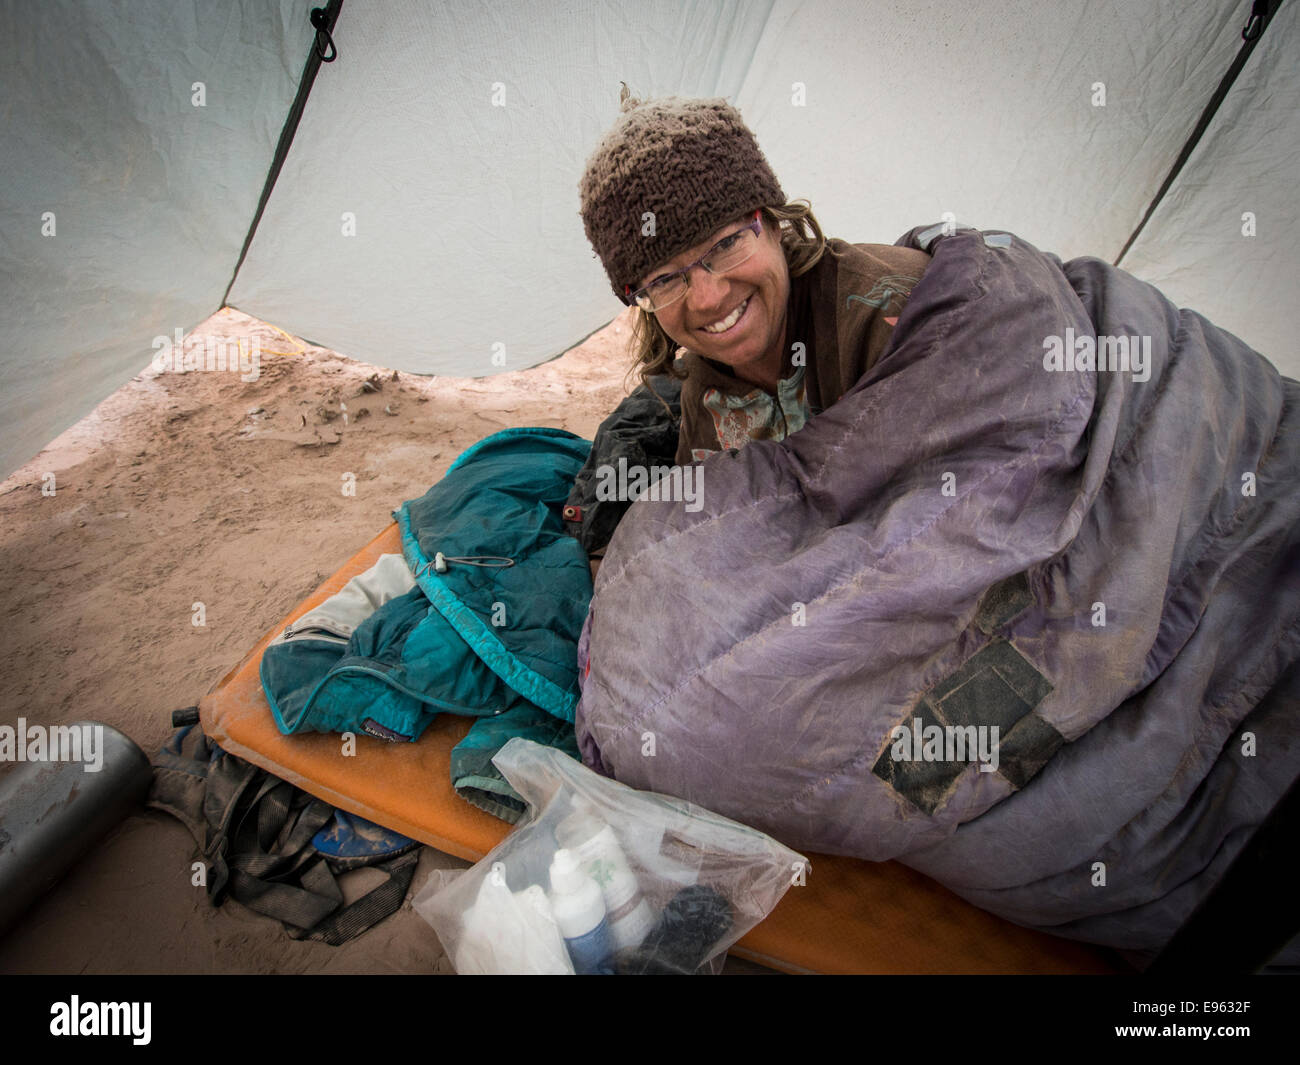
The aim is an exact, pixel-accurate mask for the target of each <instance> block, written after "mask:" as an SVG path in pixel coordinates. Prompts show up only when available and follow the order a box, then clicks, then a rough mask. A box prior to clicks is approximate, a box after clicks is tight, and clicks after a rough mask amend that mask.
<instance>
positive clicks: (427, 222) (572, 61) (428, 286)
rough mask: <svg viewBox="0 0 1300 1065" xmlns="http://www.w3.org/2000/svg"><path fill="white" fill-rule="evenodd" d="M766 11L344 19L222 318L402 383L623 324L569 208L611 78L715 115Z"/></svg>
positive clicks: (736, 6) (370, 14)
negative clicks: (270, 325) (377, 369)
mask: <svg viewBox="0 0 1300 1065" xmlns="http://www.w3.org/2000/svg"><path fill="white" fill-rule="evenodd" d="M767 10H768V5H767V4H762V3H758V4H755V3H744V2H741V0H723V2H715V3H708V4H698V5H692V6H690V7H687V8H685V9H683V8H682V6H681V5H680V4H677V3H674V2H671V0H649V2H645V0H642V2H638V3H635V4H631V3H610V4H600V5H599V6H592V5H590V4H576V3H571V4H555V3H544V4H529V5H520V4H518V3H516V2H504V3H503V2H500V0H498V2H483V0H473V2H471V3H466V2H460V3H451V4H438V5H430V4H424V3H419V2H403V3H395V2H387V3H378V2H373V0H347V2H345V3H344V5H343V10H342V13H341V14H340V16H339V21H338V24H337V26H336V28H335V33H334V37H335V40H336V42H337V44H338V48H339V56H340V58H339V60H338V61H337V62H336V63H334V64H332V65H331V66H329V67H328V68H323V69H322V71H321V73H320V75H319V76H318V77H317V79H316V84H315V85H314V86H313V88H312V95H311V100H310V102H309V103H308V105H307V109H306V112H305V114H304V115H303V120H302V123H301V125H300V126H299V128H298V135H297V137H296V139H295V141H294V146H293V148H292V150H291V151H290V152H289V156H288V160H287V161H286V163H285V167H284V170H283V171H282V173H281V175H280V179H279V181H278V182H277V184H276V188H275V192H274V193H273V194H272V196H271V200H270V203H269V204H268V206H267V210H266V214H265V215H264V217H263V220H262V224H261V226H260V227H259V229H258V232H257V235H256V237H255V238H254V240H253V243H252V246H251V247H250V248H249V252H248V257H247V259H246V260H245V262H244V266H243V267H242V269H241V270H240V273H239V277H238V278H237V280H236V282H235V285H234V288H233V289H232V290H231V293H230V303H231V304H232V305H234V306H236V307H238V308H239V309H240V310H243V311H245V312H247V313H249V314H253V315H256V316H257V317H260V318H264V319H266V320H268V321H272V322H275V323H276V324H277V325H279V326H281V327H282V328H285V329H288V330H290V331H291V332H295V333H297V334H299V335H302V336H307V337H310V338H311V339H312V340H313V341H315V342H317V343H320V344H324V345H327V346H329V347H332V348H334V349H336V350H338V351H343V352H347V353H348V354H349V355H352V356H354V357H356V358H358V359H363V360H366V361H368V362H372V363H377V364H378V365H381V366H390V367H393V368H394V369H398V370H404V371H411V372H418V373H436V374H444V375H455V376H464V377H479V376H486V375H490V374H493V373H496V372H500V371H501V370H518V369H523V368H525V367H528V366H533V365H536V364H537V363H539V362H543V361H545V360H547V359H549V358H552V357H554V356H556V355H559V354H561V353H562V352H563V351H565V350H566V349H567V348H569V347H570V346H572V345H573V344H574V343H576V342H577V341H578V340H580V339H581V338H582V337H584V336H585V335H587V334H588V333H590V332H591V331H592V330H593V329H594V328H596V327H597V326H599V325H601V324H603V323H604V322H607V321H608V320H609V319H610V318H612V317H613V316H614V315H615V314H616V313H617V312H618V310H619V308H620V307H621V304H619V303H618V302H617V300H615V299H614V297H613V295H612V293H610V291H609V285H608V282H607V281H606V280H605V275H604V272H603V271H602V269H601V267H600V264H599V262H598V261H597V260H596V259H595V258H594V257H593V254H592V251H591V248H590V246H589V245H588V244H587V240H586V237H585V235H584V233H583V228H582V221H581V219H580V217H579V215H578V191H577V188H578V177H579V175H580V174H581V172H582V167H583V163H584V162H585V160H586V156H587V154H588V153H589V152H590V150H591V148H592V147H593V146H594V144H595V142H596V140H597V138H598V137H599V135H600V133H601V132H602V131H603V130H604V128H605V127H606V126H607V125H608V124H609V123H610V122H611V121H612V119H613V118H614V116H615V114H616V113H617V102H618V91H619V80H620V79H622V80H625V81H627V82H629V83H630V84H632V85H633V87H634V88H636V89H637V90H639V91H646V92H648V93H649V94H659V93H667V92H670V91H676V92H679V93H681V94H683V95H690V96H719V95H721V96H734V95H735V93H736V92H737V91H738V90H739V88H740V85H741V82H742V80H743V79H744V77H745V74H746V71H747V70H748V64H749V59H750V57H751V55H752V54H753V52H754V49H755V47H756V46H757V44H758V41H759V38H760V36H761V34H762V32H763V27H764V25H765V21H766V14H767ZM494 98H495V100H496V101H497V102H495V103H494ZM345 214H349V215H351V216H352V217H353V219H354V223H355V233H354V234H347V233H346V232H345V231H346V229H347V227H348V221H347V219H345V217H344V216H345ZM494 356H495V358H494Z"/></svg>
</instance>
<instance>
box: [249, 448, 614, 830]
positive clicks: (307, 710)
mask: <svg viewBox="0 0 1300 1065" xmlns="http://www.w3.org/2000/svg"><path fill="white" fill-rule="evenodd" d="M590 449H591V444H590V442H589V441H586V440H583V439H581V438H580V437H577V436H575V435H574V434H572V433H568V432H565V431H564V430H562V429H545V428H525V429H506V430H504V431H502V432H499V433H495V434H493V435H492V436H489V437H487V438H486V439H484V440H481V441H479V442H478V443H477V444H475V445H474V446H473V447H471V448H469V449H468V450H467V451H465V452H464V453H463V454H462V455H461V456H460V457H459V458H457V459H456V461H455V462H454V463H452V465H451V468H450V469H449V470H448V471H447V473H446V475H445V476H444V477H443V478H442V480H441V481H439V482H438V483H437V484H436V485H434V486H433V487H432V488H431V489H429V491H428V492H426V493H425V494H424V495H423V496H421V497H420V498H419V499H415V500H410V501H408V502H406V503H403V504H402V506H401V508H400V509H399V510H397V511H396V512H395V513H394V515H393V516H394V518H395V519H396V520H397V522H398V526H399V528H400V530H401V535H402V553H403V557H404V559H405V563H406V564H405V566H402V565H400V564H397V561H396V559H397V556H385V559H384V560H381V564H377V565H376V567H375V568H374V569H373V570H372V571H370V574H369V575H363V577H361V578H357V579H354V581H353V582H350V584H349V586H348V587H347V588H345V589H344V591H343V592H341V593H340V594H339V595H338V596H335V597H334V598H332V599H331V600H327V601H326V603H324V604H321V606H320V607H318V608H316V609H314V610H313V611H311V612H310V613H309V614H308V615H306V616H305V617H304V618H300V619H298V621H296V622H294V624H293V625H291V626H289V628H288V629H286V630H285V632H284V633H283V634H282V635H281V636H280V637H279V638H277V639H276V640H275V641H274V642H273V643H271V644H270V645H269V646H268V647H267V649H266V652H265V653H264V654H263V656H262V663H261V679H262V687H263V689H264V690H265V692H266V697H267V700H268V702H269V703H270V705H271V711H272V713H273V714H274V716H275V721H276V724H277V726H278V727H279V729H280V731H281V732H283V733H285V734H286V735H288V734H292V733H296V732H304V731H306V732H349V731H350V732H362V731H364V732H368V733H370V734H371V735H374V736H379V737H381V738H384V739H388V740H395V741H414V740H416V739H418V738H419V736H420V734H421V733H422V732H423V731H424V729H425V728H427V727H428V725H429V723H430V722H431V721H432V720H433V717H434V715H435V714H437V713H440V712H443V711H446V712H449V713H454V714H463V715H471V716H474V717H477V718H479V720H478V721H477V722H475V724H474V726H473V728H471V729H470V732H469V734H468V735H467V736H466V737H465V739H464V740H462V741H461V743H460V744H458V745H457V747H456V748H455V749H454V750H453V752H452V782H453V784H454V785H455V787H456V790H457V792H458V793H459V794H461V795H462V797H464V798H466V799H467V800H469V801H470V802H472V803H474V804H475V805H476V806H479V807H481V808H482V809H485V810H487V811H488V812H490V813H493V814H495V815H497V816H498V817H502V818H503V819H505V820H508V821H515V820H517V819H518V817H519V815H520V813H522V811H523V809H524V803H523V801H522V800H521V799H520V798H519V796H518V795H517V794H515V792H514V790H513V789H512V788H511V787H510V785H509V784H508V783H507V782H506V781H505V779H504V778H503V777H502V776H501V774H500V773H498V772H497V770H496V767H495V766H493V765H492V755H493V754H495V753H496V752H497V750H499V749H500V748H501V746H502V745H504V744H505V743H506V742H507V741H508V740H509V739H510V738H511V737H513V736H523V737H525V738H527V739H531V740H534V741H535V742H539V743H543V744H546V745H548V746H552V747H557V748H559V749H561V750H563V751H565V752H566V753H568V754H570V755H572V756H573V757H575V758H576V757H577V756H578V751H577V745H576V740H575V736H574V727H573V718H574V707H575V705H576V703H577V700H578V683H577V679H578V678H577V643H578V636H579V635H580V633H581V630H582V623H583V620H584V618H585V617H586V613H587V606H588V604H589V602H590V600H591V591H592V585H591V570H590V565H589V562H588V559H587V553H586V551H584V550H583V548H582V546H581V545H580V544H579V543H578V541H577V540H575V539H574V538H573V537H571V536H569V535H567V534H566V533H565V532H564V528H563V522H562V521H561V516H560V515H561V509H562V507H563V505H564V501H565V499H566V498H567V496H568V494H569V491H570V489H571V488H572V487H573V482H574V478H575V477H576V476H577V474H578V471H579V470H580V469H581V468H582V465H583V463H584V462H585V461H586V458H587V455H588V453H589V452H590ZM440 556H441V557H440ZM385 560H386V562H387V565H386V566H385V565H383V564H382V563H384V562H385Z"/></svg>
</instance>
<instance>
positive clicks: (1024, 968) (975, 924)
mask: <svg viewBox="0 0 1300 1065" xmlns="http://www.w3.org/2000/svg"><path fill="white" fill-rule="evenodd" d="M400 552H401V542H400V539H399V536H398V531H397V525H396V524H393V525H390V526H389V527H388V528H387V529H385V530H384V531H383V532H382V533H380V534H379V535H378V536H376V537H375V538H374V539H373V540H371V541H370V543H369V544H367V545H366V546H365V548H363V549H362V550H361V551H360V552H359V553H358V554H356V555H354V556H353V557H352V558H351V559H350V560H349V561H348V562H347V564H346V565H344V566H343V568H342V569H340V570H339V571H338V572H337V573H336V574H334V576H333V577H331V578H330V579H329V580H327V581H326V582H325V583H324V584H323V585H321V587H320V588H318V589H317V590H316V592H315V593H314V594H312V595H311V596H310V597H309V598H308V599H307V600H305V601H304V602H303V603H301V604H300V605H299V606H298V607H297V608H296V609H295V610H294V611H293V612H292V613H291V614H290V615H289V616H288V617H287V618H285V620H284V621H283V622H281V623H280V625H278V626H277V627H276V628H275V629H274V630H272V631H271V632H269V633H267V634H266V635H265V636H264V637H263V638H262V639H261V640H260V641H258V643H257V645H256V646H255V647H254V648H253V649H252V650H251V651H250V652H249V654H248V655H247V656H246V657H245V658H244V660H243V662H241V663H240V664H239V665H238V666H236V667H235V669H234V670H232V671H231V672H230V673H228V674H227V675H226V676H225V677H223V678H222V680H221V681H220V683H219V684H218V685H217V687H216V688H215V689H214V690H213V691H212V692H211V693H209V694H208V695H206V696H204V697H203V699H202V700H201V701H200V703H199V710H200V713H201V716H202V721H203V729H204V731H205V732H206V733H207V734H208V735H209V736H210V737H211V738H212V739H213V740H214V741H215V742H217V743H218V744H220V745H221V746H222V747H223V748H224V749H225V750H227V751H229V752H231V753H232V754H235V755H238V756H239V757H240V758H244V759H247V760H248V761H250V762H253V763H254V764H256V765H258V766H261V767H262V768H264V769H266V770H268V771H269V772H271V773H274V774H275V775H276V776H279V777H281V778H283V779H285V780H288V781H290V782H292V783H293V784H295V785H296V786H297V787H300V788H302V789H303V790H304V791H308V792H310V793H311V794H313V795H315V796H317V797H319V798H321V799H324V800H325V801H326V802H328V803H331V804H333V805H334V806H337V807H339V808H341V809H344V810H348V811H351V812H352V813H355V814H358V815H360V816H362V817H365V818H368V819H370V820H371V821H374V822H376V823H378V824H381V825H384V826H385V827H387V828H390V829H393V830H395V831H397V832H401V833H403V834H404V835H407V836H410V837H412V838H413V839H418V840H421V841H422V842H424V843H427V844H429V845H430V846H432V847H436V848H437V849H438V850H440V851H444V852H446V853H447V854H452V855H455V856H456V857H458V858H463V859H466V860H468V861H477V860H478V859H479V858H482V857H483V855H485V854H486V853H487V852H488V851H489V850H491V849H492V848H493V847H495V846H496V845H497V844H498V843H499V842H500V841H501V840H502V838H504V837H505V835H506V833H507V832H509V831H510V826H509V825H507V824H506V823H505V822H503V821H500V820H498V819H497V818H495V817H493V816H491V815H490V814H487V813H484V812H483V811H482V810H479V809H477V808H476V807H473V806H471V805H470V804H469V803H467V802H466V801H465V800H464V799H462V798H460V797H459V796H458V795H457V794H456V793H455V791H454V790H453V789H452V786H451V749H452V747H454V746H455V745H456V744H457V743H458V742H460V740H461V738H462V737H463V736H464V735H465V733H466V732H468V731H469V727H470V725H471V724H472V720H471V719H469V718H458V717H453V716H451V715H448V714H443V715H441V716H440V717H438V718H437V719H436V720H435V721H434V723H433V725H431V726H430V727H429V728H428V730H427V731H426V732H425V733H424V735H423V736H421V737H420V739H419V740H418V741H417V742H416V743H401V744H394V743H386V742H384V741H383V740H379V739H375V738H373V737H370V736H366V735H358V736H357V739H356V751H355V754H354V755H351V756H344V755H343V747H342V742H341V740H340V738H339V737H338V736H336V735H327V734H324V733H309V734H301V735H297V736H283V735H281V734H280V731H279V730H278V729H277V728H276V726H275V722H274V720H273V719H272V717H271V709H270V707H269V706H268V705H267V702H266V698H265V696H264V695H263V693H262V685H261V681H260V679H259V677H258V665H259V663H260V661H261V657H262V650H263V649H264V648H265V647H266V645H267V644H268V643H269V642H270V641H271V640H272V639H273V638H274V637H275V635H276V634H277V633H279V632H280V631H281V630H282V629H283V628H284V626H285V625H287V624H288V623H289V622H290V621H292V620H294V619H295V618H297V617H299V616H300V615H302V614H304V613H306V612H307V611H308V610H309V609H311V608H312V607H313V606H315V605H317V604H318V603H320V602H322V601H323V600H325V599H327V598H329V597H330V596H331V595H333V594H334V593H335V592H337V591H338V590H339V589H340V588H342V587H343V585H344V584H346V583H347V582H348V581H349V580H350V579H351V578H352V577H354V576H356V575H357V574H358V573H362V572H364V571H365V570H367V569H369V568H370V566H372V565H373V564H374V563H375V561H376V560H377V559H378V558H379V556H380V555H384V554H399V553H400ZM808 857H809V859H810V860H811V862H812V869H811V872H810V874H809V876H808V881H807V884H806V885H804V886H801V887H800V886H797V887H792V888H790V890H789V891H787V892H786V894H785V897H784V898H783V899H782V900H781V903H780V904H779V905H778V906H777V908H776V910H775V911H774V912H773V913H772V915H771V916H770V917H768V919H767V920H766V921H764V922H763V923H762V924H760V925H759V926H758V927H757V928H755V929H753V930H752V931H751V932H750V933H749V934H748V935H746V936H745V937H744V938H743V939H741V940H740V942H739V943H738V944H737V945H736V946H734V947H733V948H732V951H731V952H732V953H733V954H736V955H739V956H740V957H743V958H748V959H750V960H752V961H757V962H760V963H762V964H764V965H769V966H772V967H773V968H777V969H783V970H786V971H789V972H822V973H1109V972H1117V971H1121V970H1122V969H1123V966H1122V963H1120V962H1118V960H1117V959H1116V958H1115V957H1114V955H1112V954H1111V953H1110V952H1109V951H1105V950H1102V949H1101V948H1097V947H1090V946H1087V945H1085V944H1081V943H1076V942H1073V941H1071V940H1065V939H1059V938H1057V937H1055V936H1049V935H1045V934H1043V933H1041V932H1034V931H1030V930H1029V929H1025V928H1020V927H1019V926H1017V925H1013V924H1010V923H1009V922H1007V921H1004V920H1002V919H1001V918H998V917H994V916H993V915H991V914H988V913H985V912H984V911H982V910H979V909H976V908H975V907H974V906H972V905H970V904H969V903H967V902H964V901H963V900H962V899H960V898H958V897H957V896H956V895H954V894H953V893H952V892H950V891H948V890H947V889H946V888H944V887H941V886H940V885H939V884H937V883H935V882H934V881H933V880H930V879H929V878H928V877H925V876H922V875H921V874H920V873H916V872H913V871H912V870H911V869H908V868H906V867H905V866H902V865H900V864H898V863H897V862H884V863H876V862H863V861H859V860H857V859H852V858H835V857H827V856H822V855H817V854H810V855H808Z"/></svg>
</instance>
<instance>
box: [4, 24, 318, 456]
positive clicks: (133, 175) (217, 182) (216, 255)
mask: <svg viewBox="0 0 1300 1065" xmlns="http://www.w3.org/2000/svg"><path fill="white" fill-rule="evenodd" d="M309 8H310V3H309V0H281V2H279V3H269V4H268V3H266V2H265V0H243V2H239V3H227V2H223V3H220V4H212V3H206V2H199V0H193V2H177V0H132V2H129V3H127V2H120V3H104V2H88V3H76V2H72V0H42V2H41V3H23V2H17V0H15V2H10V3H5V4H4V5H3V6H2V7H0V31H2V34H0V35H2V36H3V40H4V44H5V53H6V54H5V62H4V63H3V64H0V142H2V143H3V144H4V150H3V151H0V286H2V290H3V291H2V297H0V337H2V338H3V346H2V347H0V380H3V382H4V387H3V389H2V390H0V427H2V428H0V476H2V475H5V474H8V473H9V472H10V471H12V470H13V469H15V468H16V467H18V466H20V465H21V464H22V463H24V462H26V461H27V460H28V459H30V458H31V457H32V456H34V455H35V454H36V453H37V452H38V451H40V449H41V448H42V447H43V446H44V445H45V444H47V443H48V442H49V441H50V440H51V439H53V438H54V437H55V436H57V435H58V434H59V433H60V432H62V431H63V430H64V429H66V428H67V427H68V426H70V425H72V424H74V423H75V422H77V421H78V420H79V419H81V418H83V417H85V416H86V415H87V414H89V413H90V411H91V410H93V409H94V407H95V405H96V404H98V403H99V402H100V401H101V400H103V399H104V398H105V397H106V396H108V395H110V394H111V393H112V392H113V391H114V390H116V389H117V388H119V387H121V386H122V385H123V384H125V383H126V382H127V381H128V380H130V378H131V377H132V376H133V375H135V374H137V373H139V372H140V370H142V369H143V368H144V367H146V366H148V365H149V363H150V361H151V359H152V358H153V356H154V353H155V350H154V348H153V347H152V342H153V338H154V337H156V336H160V335H161V336H168V337H172V336H173V335H174V331H175V330H176V329H178V328H180V329H189V328H191V327H192V326H194V325H195V324H197V323H198V322H200V321H202V320H203V319H204V318H206V317H208V316H209V315H210V314H212V313H213V312H214V311H215V310H217V309H218V307H219V306H220V303H221V296H222V293H223V292H225V289H226V285H227V284H228V283H229V281H230V276H231V274H232V273H233V271H234V269H235V263H236V260H237V259H238V257H239V249H240V247H241V246H242V244H243V241H244V236H245V234H246V233H247V231H248V225H249V222H250V221H251V219H252V217H253V212H254V210H255V209H256V206H257V199H258V195H259V194H260V193H261V190H262V184H263V180H264V178H265V176H266V172H267V169H268V167H269V166H270V164H271V159H272V156H273V155H274V152H275V144H276V140H277V139H278V137H279V135H280V129H281V126H282V125H283V123H284V116H285V113H286V112H287V111H288V109H289V105H290V104H291V102H292V100H293V95H294V92H295V90H296V88H297V84H298V79H299V76H300V74H301V72H302V65H303V61H304V59H305V57H306V55H307V49H308V47H309V45H310V42H311V40H312V31H311V27H310V25H309V24H308V22H307V14H308V10H309ZM195 82H203V83H204V86H205V93H206V106H203V107H196V106H194V104H193V102H192V100H193V89H192V86H193V84H194V83H195ZM46 212H50V213H52V214H53V216H54V217H53V234H52V235H44V234H43V232H42V230H43V229H46V230H48V228H49V227H48V225H47V223H46V220H45V218H44V217H43V216H44V215H45V214H46Z"/></svg>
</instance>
